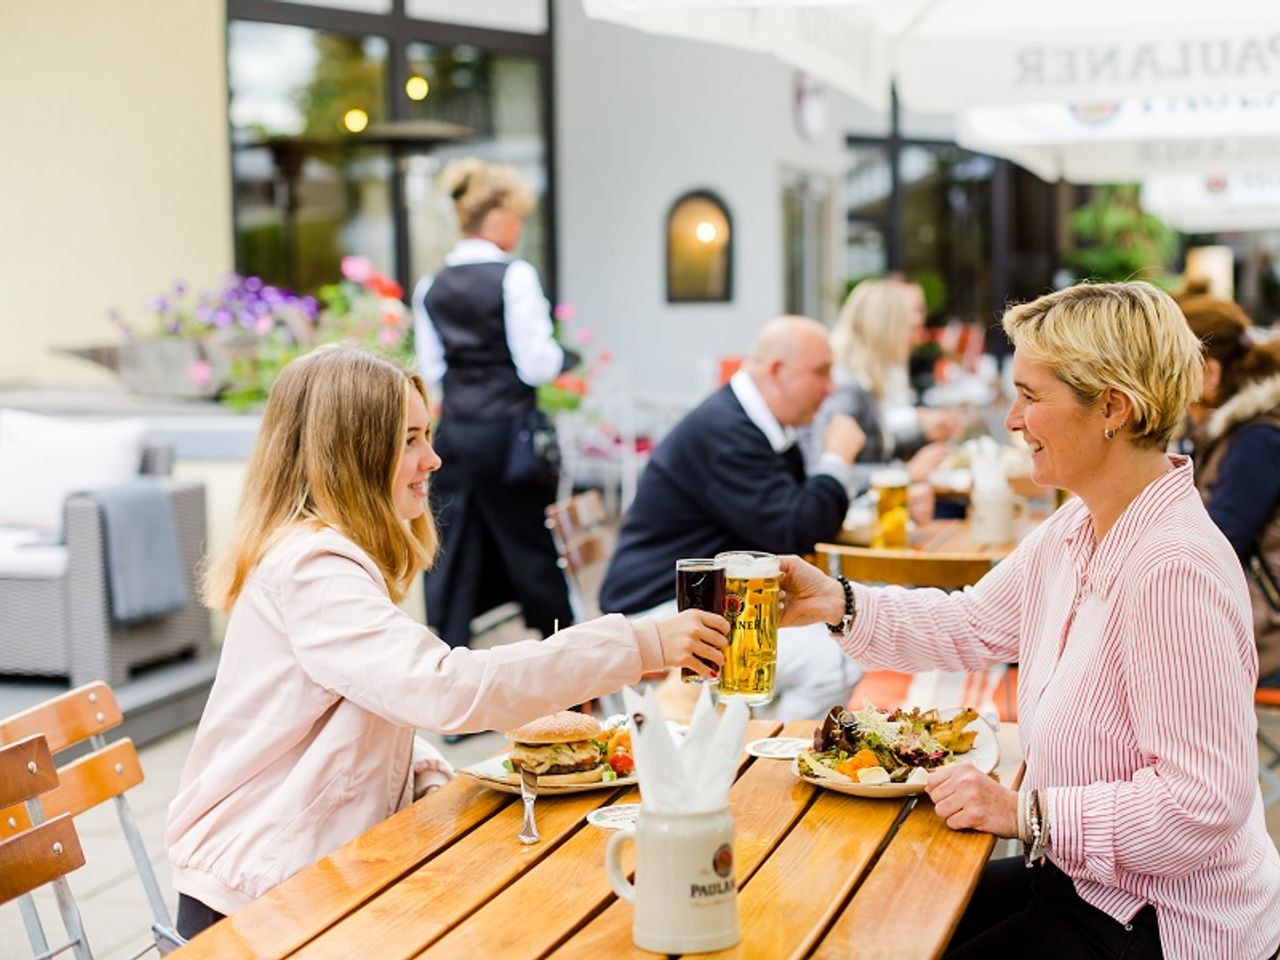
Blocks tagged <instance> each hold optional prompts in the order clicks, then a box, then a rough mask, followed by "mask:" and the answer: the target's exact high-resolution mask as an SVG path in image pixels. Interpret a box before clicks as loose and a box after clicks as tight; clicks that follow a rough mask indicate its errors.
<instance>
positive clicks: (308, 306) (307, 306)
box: [298, 296, 320, 320]
mask: <svg viewBox="0 0 1280 960" xmlns="http://www.w3.org/2000/svg"><path fill="white" fill-rule="evenodd" d="M298 303H299V304H301V305H302V309H303V310H305V311H306V312H307V316H309V317H311V318H312V319H313V320H314V319H315V316H316V314H317V313H318V312H319V311H320V304H318V303H317V302H316V298H315V297H310V296H308V297H303V298H302V299H301V300H299V301H298Z"/></svg>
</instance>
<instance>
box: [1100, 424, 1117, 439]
mask: <svg viewBox="0 0 1280 960" xmlns="http://www.w3.org/2000/svg"><path fill="white" fill-rule="evenodd" d="M1102 435H1103V436H1104V437H1106V438H1107V439H1108V440H1114V439H1115V438H1116V432H1115V431H1114V430H1112V429H1111V428H1110V427H1107V428H1106V429H1105V430H1103V431H1102Z"/></svg>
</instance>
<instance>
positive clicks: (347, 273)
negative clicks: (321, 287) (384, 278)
mask: <svg viewBox="0 0 1280 960" xmlns="http://www.w3.org/2000/svg"><path fill="white" fill-rule="evenodd" d="M342 275H343V276H344V277H346V278H347V279H348V280H354V281H355V282H356V283H364V282H365V281H366V280H368V279H370V278H371V277H373V275H374V269H373V261H371V260H370V259H369V258H368V257H343V258H342Z"/></svg>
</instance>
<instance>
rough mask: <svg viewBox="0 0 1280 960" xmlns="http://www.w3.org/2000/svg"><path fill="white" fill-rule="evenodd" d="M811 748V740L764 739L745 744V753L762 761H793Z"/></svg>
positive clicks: (788, 738) (797, 738) (791, 738)
mask: <svg viewBox="0 0 1280 960" xmlns="http://www.w3.org/2000/svg"><path fill="white" fill-rule="evenodd" d="M812 746H813V740H812V738H811V739H808V740H806V739H804V737H765V738H764V739H763V740H752V741H751V742H750V743H748V744H747V753H748V754H750V755H751V756H753V757H760V758H762V759H764V760H794V759H795V758H796V757H797V756H799V755H800V751H801V750H808V749H809V748H811V747H812Z"/></svg>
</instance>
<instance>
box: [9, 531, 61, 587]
mask: <svg viewBox="0 0 1280 960" xmlns="http://www.w3.org/2000/svg"><path fill="white" fill-rule="evenodd" d="M66 572H67V548H66V547H64V546H62V545H61V544H57V543H53V542H52V541H51V540H50V537H49V535H48V534H42V533H39V532H38V531H35V530H29V529H18V528H16V527H0V579H6V580H58V579H60V578H61V577H62V576H63V575H64V574H65V573H66Z"/></svg>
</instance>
